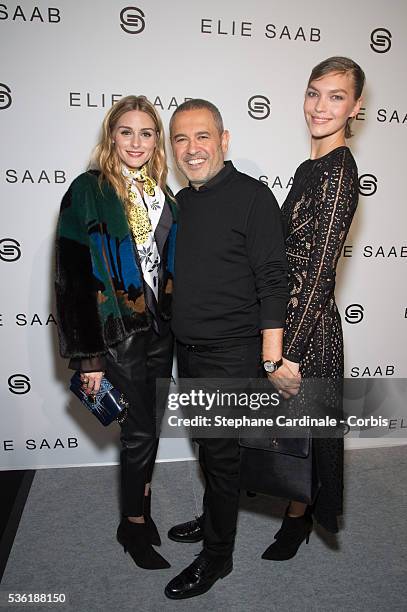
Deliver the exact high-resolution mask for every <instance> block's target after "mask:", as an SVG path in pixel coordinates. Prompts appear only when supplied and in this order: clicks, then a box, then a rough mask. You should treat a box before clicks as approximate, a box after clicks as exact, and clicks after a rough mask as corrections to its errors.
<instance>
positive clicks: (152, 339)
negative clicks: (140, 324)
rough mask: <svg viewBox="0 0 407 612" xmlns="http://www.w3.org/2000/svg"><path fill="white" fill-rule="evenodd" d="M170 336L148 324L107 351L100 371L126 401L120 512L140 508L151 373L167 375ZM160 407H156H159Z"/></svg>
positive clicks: (148, 460)
mask: <svg viewBox="0 0 407 612" xmlns="http://www.w3.org/2000/svg"><path fill="white" fill-rule="evenodd" d="M172 356H173V336H172V333H171V331H170V329H169V326H168V327H166V328H164V330H163V332H162V334H161V335H158V334H156V332H155V331H153V330H152V329H150V330H148V331H146V332H138V333H135V334H133V335H132V336H130V337H129V338H127V339H126V340H124V341H123V342H120V343H119V344H118V345H116V346H115V347H114V348H111V349H109V353H108V354H107V364H106V377H107V378H108V379H109V380H110V382H111V383H112V384H113V386H114V387H117V388H118V389H120V391H121V392H122V393H124V394H125V396H126V397H127V399H128V401H129V404H130V405H129V409H128V415H127V418H126V420H125V421H124V423H123V424H122V429H121V436H120V441H121V453H120V466H121V506H122V514H123V515H124V516H141V515H142V514H143V502H144V487H145V484H146V483H147V482H150V481H151V477H152V472H153V469H154V463H155V458H156V454H157V449H158V441H159V440H158V437H157V422H156V415H157V412H158V409H157V406H156V379H157V378H167V379H168V384H169V379H170V377H171V370H172ZM159 412H160V413H162V410H160V411H159Z"/></svg>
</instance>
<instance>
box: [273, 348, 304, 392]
mask: <svg viewBox="0 0 407 612" xmlns="http://www.w3.org/2000/svg"><path fill="white" fill-rule="evenodd" d="M268 378H269V380H270V381H271V382H272V383H273V385H274V386H275V387H276V389H277V390H278V392H279V393H280V395H281V396H282V397H283V398H284V399H289V398H290V397H293V396H294V395H297V394H298V392H299V390H300V385H301V374H300V364H299V363H295V362H294V361H290V360H289V359H285V358H284V357H283V365H281V366H280V367H279V368H278V370H276V371H275V372H273V373H272V374H268Z"/></svg>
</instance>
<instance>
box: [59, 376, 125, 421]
mask: <svg viewBox="0 0 407 612" xmlns="http://www.w3.org/2000/svg"><path fill="white" fill-rule="evenodd" d="M82 384H83V383H82V381H81V376H80V372H75V374H74V375H73V376H72V378H71V384H70V387H69V388H70V390H71V391H72V393H74V394H75V395H76V397H78V398H79V399H80V401H81V402H82V404H83V405H84V406H85V407H86V408H87V409H88V410H89V411H90V412H91V413H92V414H94V415H95V417H96V418H97V419H99V421H100V422H101V423H102V425H104V426H105V427H106V426H107V425H110V423H111V422H112V421H115V420H116V421H117V422H118V423H120V424H121V423H123V421H124V419H125V418H126V416H127V408H128V406H129V403H128V401H127V400H126V398H125V397H124V396H123V393H120V391H118V390H117V389H115V388H114V387H113V385H112V383H110V382H109V381H108V380H107V378H105V377H103V378H102V381H101V383H100V389H99V391H98V392H97V393H95V394H94V395H86V393H85V391H84V390H83V389H82Z"/></svg>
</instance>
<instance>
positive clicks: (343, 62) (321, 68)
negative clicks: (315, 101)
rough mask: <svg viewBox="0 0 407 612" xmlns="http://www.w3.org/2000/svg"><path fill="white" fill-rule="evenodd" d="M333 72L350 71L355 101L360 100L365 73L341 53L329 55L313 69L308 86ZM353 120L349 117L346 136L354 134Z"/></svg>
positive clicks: (344, 72) (343, 72) (342, 72)
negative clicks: (352, 128) (352, 129)
mask: <svg viewBox="0 0 407 612" xmlns="http://www.w3.org/2000/svg"><path fill="white" fill-rule="evenodd" d="M332 72H336V73H338V72H339V74H346V73H350V74H351V76H352V79H353V93H354V98H355V102H356V101H357V100H359V98H360V96H361V95H362V91H363V86H364V84H365V73H364V72H363V70H362V68H361V67H360V66H359V64H357V63H356V62H354V61H353V60H352V59H350V58H349V57H342V56H340V55H335V56H333V57H328V59H326V60H323V61H322V62H320V63H319V64H317V65H316V66H314V68H313V69H312V71H311V75H310V77H309V79H308V87H309V86H310V83H311V81H317V80H318V79H321V78H322V77H324V76H326V75H327V74H331V73H332ZM352 121H353V117H349V119H348V120H347V122H346V126H345V138H350V137H351V136H353V134H352V131H351V129H350V128H351V123H352Z"/></svg>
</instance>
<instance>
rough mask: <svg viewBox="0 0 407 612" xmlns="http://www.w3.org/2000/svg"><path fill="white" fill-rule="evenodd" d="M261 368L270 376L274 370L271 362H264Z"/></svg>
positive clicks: (274, 366) (274, 365)
mask: <svg viewBox="0 0 407 612" xmlns="http://www.w3.org/2000/svg"><path fill="white" fill-rule="evenodd" d="M263 368H264V369H265V370H266V372H267V373H268V374H271V373H272V372H274V370H276V364H275V363H274V362H273V361H264V362H263Z"/></svg>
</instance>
